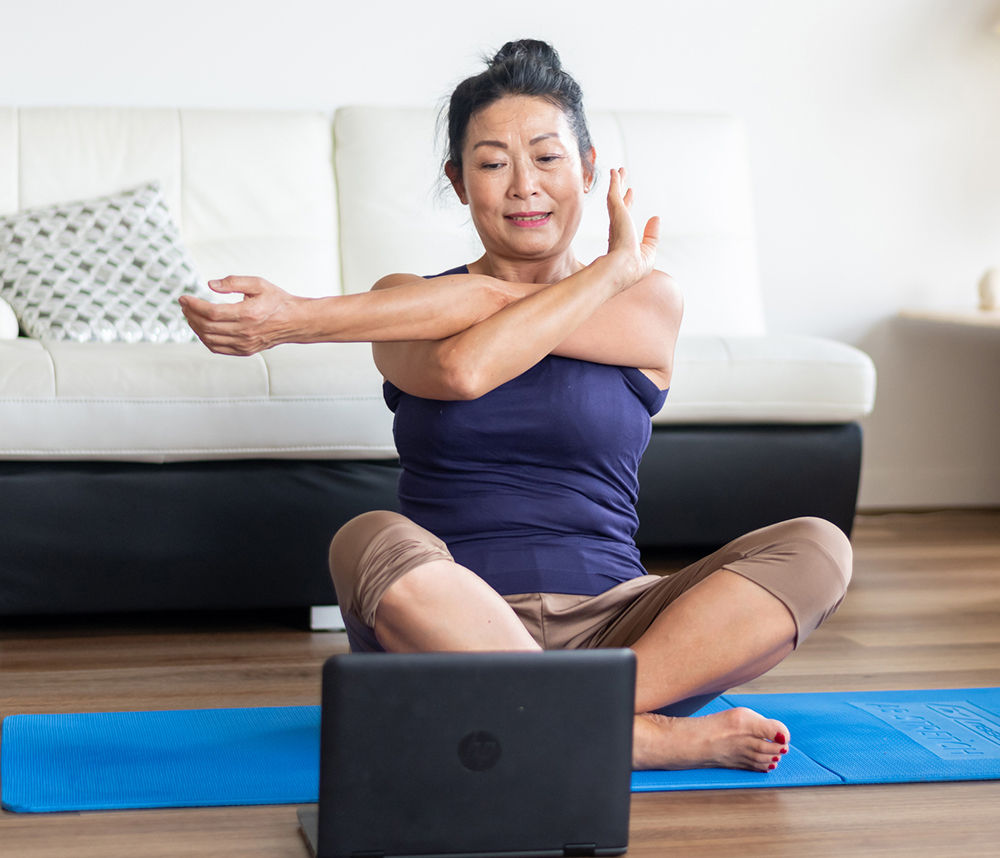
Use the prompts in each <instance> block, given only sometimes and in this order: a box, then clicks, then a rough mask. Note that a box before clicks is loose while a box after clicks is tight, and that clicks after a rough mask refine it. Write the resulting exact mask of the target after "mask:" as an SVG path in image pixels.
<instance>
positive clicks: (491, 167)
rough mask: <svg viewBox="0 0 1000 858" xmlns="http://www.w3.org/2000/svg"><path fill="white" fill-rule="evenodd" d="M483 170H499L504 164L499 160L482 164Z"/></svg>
mask: <svg viewBox="0 0 1000 858" xmlns="http://www.w3.org/2000/svg"><path fill="white" fill-rule="evenodd" d="M480 166H481V168H482V169H483V170H499V169H500V168H501V167H502V166H503V164H501V163H499V162H497V163H493V164H482V165H480Z"/></svg>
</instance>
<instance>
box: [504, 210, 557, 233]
mask: <svg viewBox="0 0 1000 858" xmlns="http://www.w3.org/2000/svg"><path fill="white" fill-rule="evenodd" d="M504 217H506V218H507V220H509V221H510V222H511V223H512V224H514V226H518V227H521V228H522V229H532V228H534V227H539V226H544V225H545V224H547V223H548V222H549V218H550V217H552V212H517V213H515V214H509V215H505V216H504Z"/></svg>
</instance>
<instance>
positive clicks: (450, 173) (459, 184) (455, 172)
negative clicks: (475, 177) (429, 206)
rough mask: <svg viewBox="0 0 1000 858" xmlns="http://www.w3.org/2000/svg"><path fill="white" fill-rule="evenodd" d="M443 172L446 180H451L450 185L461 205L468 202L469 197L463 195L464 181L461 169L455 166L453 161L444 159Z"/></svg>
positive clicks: (465, 204)
mask: <svg viewBox="0 0 1000 858" xmlns="http://www.w3.org/2000/svg"><path fill="white" fill-rule="evenodd" d="M444 174H445V175H446V176H447V177H448V181H449V182H451V186H452V187H453V188H454V189H455V193H456V194H458V198H459V199H460V200H461V201H462V205H463V206H467V205H468V204H469V198H468V197H467V196H466V195H465V182H463V181H462V169H461V167H458V166H456V164H455V162H454V161H446V162H445V165H444Z"/></svg>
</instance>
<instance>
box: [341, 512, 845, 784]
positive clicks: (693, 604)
mask: <svg viewBox="0 0 1000 858" xmlns="http://www.w3.org/2000/svg"><path fill="white" fill-rule="evenodd" d="M330 553H331V571H332V573H333V577H334V583H335V585H336V587H337V593H338V600H339V601H340V604H341V607H342V610H343V612H344V616H345V620H346V621H347V624H348V629H349V632H350V633H351V642H352V647H353V648H355V649H368V648H372V649H378V648H382V649H385V650H389V651H401V652H406V651H410V652H412V651H432V650H433V651H448V650H452V651H469V650H540V649H541V645H540V642H539V640H536V637H538V635H537V633H536V634H535V635H533V634H532V631H529V628H528V626H526V625H525V622H524V621H523V618H522V617H521V616H519V615H518V613H517V612H516V611H515V609H514V608H513V607H512V606H511V604H510V603H509V602H508V601H507V600H506V599H505V598H504V597H502V596H500V595H499V594H497V593H496V591H494V590H493V589H492V588H491V587H489V586H488V585H487V584H486V583H485V582H483V581H482V579H480V578H479V577H478V576H476V575H475V574H473V573H472V572H471V571H469V570H468V569H465V568H464V567H462V566H460V565H459V564H457V563H456V562H455V561H454V560H453V559H452V558H451V555H450V553H448V551H447V548H446V547H445V546H444V543H442V542H441V541H440V540H437V539H436V537H433V535H431V534H429V533H427V531H424V530H423V529H422V528H418V527H417V526H416V525H414V524H413V523H412V522H409V521H408V520H407V519H405V518H403V517H402V516H397V515H396V514H395V513H381V512H379V513H367V514H365V515H363V516H360V517H359V518H357V519H354V520H353V521H351V522H348V524H347V525H345V526H344V528H342V529H341V531H340V532H338V534H337V536H336V537H335V539H334V542H333V545H332V546H331V552H330ZM404 567H405V568H404ZM390 568H391V569H392V570H393V571H392V572H391V573H390V572H388V571H387V570H389V569H390ZM372 570H374V571H372ZM400 570H402V571H400ZM849 576H850V545H849V543H848V542H847V540H846V538H845V537H844V536H843V534H841V533H840V531H839V530H837V529H836V528H834V527H833V526H832V525H829V524H827V523H826V522H822V521H820V520H818V519H796V520H794V521H792V522H785V523H783V524H780V525H774V526H773V527H771V528H765V529H763V530H761V531H756V532H755V533H753V534H748V535H747V536H745V537H742V538H741V539H739V540H736V541H735V542H733V543H730V545H729V546H726V547H725V548H723V549H721V550H720V551H718V552H715V553H714V554H712V555H710V556H709V557H707V558H705V559H704V560H702V561H700V562H699V563H697V564H692V566H689V567H687V569H685V570H682V571H681V572H678V573H676V575H675V576H670V577H669V579H656V578H655V577H652V576H651V578H650V580H649V581H646V580H642V581H640V582H637V586H638V588H641V592H640V590H639V589H637V588H633V587H631V586H628V587H626V589H628V590H629V591H630V592H631V590H633V589H635V590H636V593H637V595H636V596H635V598H632V597H631V596H629V598H630V599H631V601H630V602H629V603H628V604H627V605H626V607H625V608H624V609H622V610H619V611H618V612H617V614H616V619H615V621H614V622H612V623H609V624H606V625H607V628H605V629H604V630H601V629H597V630H595V633H594V634H593V635H591V637H590V638H588V639H587V640H586V641H585V642H584V643H582V644H580V643H579V642H577V643H574V644H573V645H588V646H630V647H631V648H632V649H633V650H634V652H635V653H636V662H637V676H636V713H637V714H636V719H635V728H634V734H633V762H634V765H635V767H636V768H696V767H700V766H724V767H730V768H746V769H755V770H760V771H766V770H767V769H769V768H773V767H775V766H776V765H777V764H778V762H779V761H780V758H781V754H782V753H784V752H785V751H787V743H788V740H789V738H790V737H789V734H788V730H787V728H786V727H785V725H783V724H781V723H780V722H778V721H775V720H773V719H768V718H766V717H764V716H763V715H760V714H758V713H756V712H753V711H751V710H748V709H731V710H727V711H724V712H721V713H718V714H714V715H708V716H701V717H671V716H668V715H663V714H657V713H656V711H655V710H657V709H661V708H664V707H668V706H671V705H673V704H677V703H679V702H682V701H687V700H691V699H693V698H699V697H704V696H706V695H707V696H713V695H717V694H719V693H721V692H723V691H725V690H726V689H727V688H730V687H732V686H734V685H738V684H741V683H743V682H747V681H749V680H750V679H753V678H755V677H757V676H759V675H761V674H762V673H764V672H766V671H767V670H769V669H770V668H772V667H773V666H775V665H776V664H778V663H779V662H780V661H781V660H782V659H783V658H784V657H785V656H787V655H788V654H789V653H790V652H791V651H792V650H793V649H794V647H795V646H796V644H797V643H798V642H799V641H801V640H802V639H803V638H804V637H805V636H806V635H807V634H808V633H809V632H810V631H811V630H812V628H815V627H816V626H817V625H818V624H819V623H820V622H822V620H823V619H825V617H826V616H828V615H829V614H830V613H832V611H833V610H834V609H835V608H836V606H837V605H838V604H839V601H840V599H842V598H843V593H844V589H845V588H846V584H847V581H848V579H849ZM647 585H648V586H647ZM553 598H556V599H558V598H564V599H565V598H572V597H558V596H556V597H553ZM575 640H579V639H575Z"/></svg>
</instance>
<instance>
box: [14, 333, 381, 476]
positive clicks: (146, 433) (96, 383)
mask: <svg viewBox="0 0 1000 858" xmlns="http://www.w3.org/2000/svg"><path fill="white" fill-rule="evenodd" d="M394 456H395V447H394V445H393V442H392V421H391V415H390V414H389V412H388V410H387V409H386V407H385V404H384V402H383V400H382V391H381V376H379V374H378V371H377V370H376V368H375V365H374V363H373V362H372V359H371V348H370V346H368V345H366V344H362V343H342V344H325V343H324V344H315V345H309V346H303V345H285V346H279V347H278V348H275V349H272V350H270V351H267V352H264V353H262V354H258V355H254V356H253V357H248V358H237V357H226V356H222V355H214V354H212V353H211V352H209V351H208V350H207V349H206V348H205V347H204V346H202V345H201V344H200V343H162V344H161V343H156V344H154V343H134V344H125V343H107V344H98V343H73V342H47V341H46V342H40V341H37V340H31V339H27V338H24V337H20V338H18V339H15V340H0V459H10V460H13V459H20V460H25V459H28V460H30V459H39V460H48V461H55V460H70V461H87V460H104V461H108V460H111V461H121V462H178V461H199V460H219V459H254V458H268V459H380V458H383V459H384V458H392V457H394Z"/></svg>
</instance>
